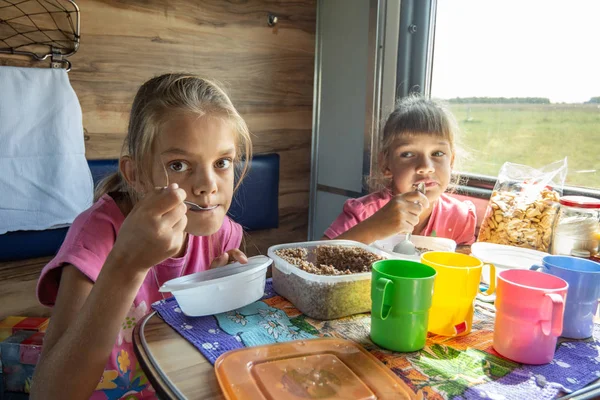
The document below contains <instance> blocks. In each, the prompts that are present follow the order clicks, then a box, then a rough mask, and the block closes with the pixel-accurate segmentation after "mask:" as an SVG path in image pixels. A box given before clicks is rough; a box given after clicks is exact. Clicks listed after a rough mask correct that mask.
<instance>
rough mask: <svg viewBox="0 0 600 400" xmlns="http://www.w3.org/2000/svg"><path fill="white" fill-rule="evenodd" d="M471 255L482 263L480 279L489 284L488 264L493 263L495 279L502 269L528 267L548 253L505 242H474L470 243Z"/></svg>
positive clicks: (539, 261)
mask: <svg viewBox="0 0 600 400" xmlns="http://www.w3.org/2000/svg"><path fill="white" fill-rule="evenodd" d="M471 255H472V256H473V257H475V258H477V259H479V260H480V261H481V262H483V263H484V265H483V268H482V270H481V280H482V282H484V283H486V284H488V285H489V284H490V279H489V276H490V272H489V269H490V264H492V265H494V269H495V271H496V279H497V277H498V274H499V273H500V272H502V271H504V270H507V269H529V267H531V266H532V265H534V264H541V263H542V259H543V258H544V257H546V256H548V255H550V254H548V253H544V252H542V251H537V250H533V249H525V248H522V247H516V246H508V245H505V244H497V243H490V242H475V243H473V244H472V245H471ZM496 282H497V280H496Z"/></svg>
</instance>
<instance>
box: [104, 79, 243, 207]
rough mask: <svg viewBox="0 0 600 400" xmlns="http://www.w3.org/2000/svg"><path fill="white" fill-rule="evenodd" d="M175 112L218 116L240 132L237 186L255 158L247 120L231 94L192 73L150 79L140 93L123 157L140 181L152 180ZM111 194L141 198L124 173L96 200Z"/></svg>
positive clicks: (107, 184)
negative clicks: (156, 152) (158, 145)
mask: <svg viewBox="0 0 600 400" xmlns="http://www.w3.org/2000/svg"><path fill="white" fill-rule="evenodd" d="M174 112H187V113H192V114H194V115H197V116H198V117H201V116H204V115H210V116H217V117H222V118H225V119H227V120H228V121H229V122H231V123H232V125H233V127H234V129H235V131H236V147H237V148H236V150H237V151H236V160H235V161H236V165H238V166H239V164H238V162H239V161H240V160H241V161H242V164H241V168H240V167H238V168H236V175H237V178H238V179H237V184H236V186H235V188H234V191H235V190H237V188H238V187H239V185H240V183H241V181H242V179H243V178H244V176H245V175H246V173H247V172H248V168H249V163H250V160H251V158H252V140H251V138H250V131H249V130H248V126H247V125H246V122H245V121H244V119H243V118H242V117H241V116H240V114H239V113H238V111H237V110H236V108H235V107H234V106H233V103H232V102H231V100H230V99H229V97H228V96H227V94H226V93H225V92H224V91H223V89H221V88H220V87H219V86H218V85H217V84H216V83H214V82H212V81H209V80H206V79H202V78H199V77H197V76H194V75H188V74H165V75H160V76H157V77H155V78H152V79H150V80H149V81H147V82H146V83H144V84H143V85H142V86H141V87H140V89H139V90H138V92H137V94H136V96H135V99H134V100H133V105H132V107H131V114H130V118H129V128H128V130H127V136H126V137H125V140H124V142H123V148H122V150H121V156H124V155H127V156H130V157H131V159H132V160H133V162H134V165H135V169H136V171H137V174H138V176H139V177H140V179H144V180H150V175H151V171H152V156H153V154H152V152H153V147H154V144H155V141H156V138H157V137H158V133H159V132H160V129H161V128H162V126H163V124H164V123H165V122H166V121H167V120H168V117H169V115H172V114H173V113H174ZM111 192H124V193H125V194H126V199H127V200H128V201H129V202H130V203H131V205H133V204H135V203H136V202H137V200H138V195H137V193H136V192H135V190H134V189H133V188H132V187H131V186H130V185H129V184H128V183H127V181H126V180H125V178H124V177H123V176H122V174H121V172H120V171H118V172H115V173H114V174H112V175H109V176H108V177H106V178H105V179H103V180H102V181H101V182H100V183H99V184H98V187H97V188H96V191H95V193H94V201H95V200H97V199H99V198H100V197H101V196H102V195H104V194H106V193H111Z"/></svg>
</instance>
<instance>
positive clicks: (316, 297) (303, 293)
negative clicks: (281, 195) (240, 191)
mask: <svg viewBox="0 0 600 400" xmlns="http://www.w3.org/2000/svg"><path fill="white" fill-rule="evenodd" d="M319 246H341V247H356V248H359V249H362V250H364V251H366V252H368V253H371V254H372V255H373V256H376V257H377V258H381V259H383V258H388V257H387V255H386V253H385V252H383V251H381V250H379V249H376V248H373V247H371V246H367V245H366V244H363V243H359V242H354V241H352V240H322V241H315V242H302V243H288V244H280V245H276V246H271V247H269V251H268V255H269V257H271V258H272V259H273V289H275V291H276V292H277V293H278V294H279V295H281V296H283V297H285V298H286V299H288V300H289V301H290V302H291V303H292V304H294V306H296V308H298V310H300V311H301V312H302V313H304V314H305V315H307V316H309V317H311V318H315V319H320V320H329V319H335V318H341V317H345V316H348V315H352V314H358V313H363V312H370V311H371V272H370V271H369V272H362V273H356V274H349V275H316V274H311V273H309V272H306V271H303V270H302V269H300V268H298V267H297V266H295V265H293V264H290V263H289V262H288V261H286V260H284V259H283V258H281V257H279V256H278V255H277V254H276V252H277V251H278V250H284V249H294V248H299V249H305V250H306V251H307V253H308V257H307V261H311V262H315V261H316V249H317V247H319Z"/></svg>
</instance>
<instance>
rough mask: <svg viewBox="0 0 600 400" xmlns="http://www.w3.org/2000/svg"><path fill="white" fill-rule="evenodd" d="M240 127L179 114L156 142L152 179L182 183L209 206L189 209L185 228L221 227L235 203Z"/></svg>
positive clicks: (208, 230)
mask: <svg viewBox="0 0 600 400" xmlns="http://www.w3.org/2000/svg"><path fill="white" fill-rule="evenodd" d="M235 157H236V142H235V132H234V130H233V129H232V127H231V125H230V124H228V123H227V122H226V121H223V120H222V119H220V118H211V117H207V116H204V117H200V118H198V116H196V115H193V114H179V115H177V116H176V117H174V118H172V119H171V120H170V121H169V122H167V123H166V124H165V126H164V129H162V132H161V133H160V134H159V136H158V138H157V140H156V142H155V146H154V160H155V161H154V163H153V170H152V180H153V182H155V183H156V184H157V186H166V184H167V175H168V183H177V184H178V185H179V187H181V188H182V189H184V190H185V192H186V193H187V197H186V200H188V201H191V202H194V203H196V204H198V205H199V206H201V207H203V208H206V209H207V210H202V211H193V210H191V209H189V207H188V212H187V218H188V224H187V227H186V231H187V232H189V233H191V234H193V235H196V236H208V235H211V234H213V233H215V232H216V231H218V230H219V229H220V228H221V225H222V224H223V219H224V218H225V215H226V214H227V210H229V206H230V205H231V198H232V196H233V184H234V160H235Z"/></svg>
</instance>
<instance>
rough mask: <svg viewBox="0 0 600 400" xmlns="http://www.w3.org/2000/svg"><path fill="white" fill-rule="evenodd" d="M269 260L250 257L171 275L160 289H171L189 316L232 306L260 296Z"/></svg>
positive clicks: (224, 309)
mask: <svg viewBox="0 0 600 400" xmlns="http://www.w3.org/2000/svg"><path fill="white" fill-rule="evenodd" d="M271 263H272V260H271V259H269V258H268V257H265V256H255V257H250V258H249V259H248V263H247V264H240V263H237V262H236V263H233V264H229V265H226V266H224V267H220V268H213V269H209V270H208V271H202V272H196V273H194V274H190V275H185V276H182V277H180V278H175V279H171V280H170V281H167V282H165V283H164V284H163V285H162V286H161V288H160V291H161V292H171V293H172V294H173V296H174V297H175V300H177V303H178V304H179V308H181V311H182V312H183V313H184V314H185V315H187V316H190V317H200V316H203V315H213V314H219V313H222V312H227V311H231V310H235V309H236V308H240V307H244V306H246V305H248V304H250V303H252V302H255V301H256V300H258V299H260V298H261V297H262V296H263V294H264V292H265V280H266V276H267V267H268V266H269V265H270V264H271Z"/></svg>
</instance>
